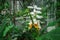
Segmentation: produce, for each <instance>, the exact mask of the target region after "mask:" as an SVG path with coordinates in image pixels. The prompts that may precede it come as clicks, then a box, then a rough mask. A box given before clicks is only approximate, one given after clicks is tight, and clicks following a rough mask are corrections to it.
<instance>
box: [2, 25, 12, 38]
mask: <svg viewBox="0 0 60 40" xmlns="http://www.w3.org/2000/svg"><path fill="white" fill-rule="evenodd" d="M11 28H13V25H10V26H8V27H6V28H5V30H4V32H3V37H4V36H6V34H7V32H8V31H9V30H10V29H11Z"/></svg>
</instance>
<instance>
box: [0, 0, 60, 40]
mask: <svg viewBox="0 0 60 40" xmlns="http://www.w3.org/2000/svg"><path fill="white" fill-rule="evenodd" d="M45 1H46V4H47V3H50V5H49V6H48V8H46V6H45V5H41V6H42V13H43V14H42V16H44V18H45V19H46V17H47V15H46V12H47V10H48V9H49V8H50V7H51V4H53V2H51V1H50V0H45ZM56 1H57V2H56V4H55V8H56V20H55V21H54V22H50V23H49V24H48V26H47V27H49V26H53V25H56V29H54V30H52V31H50V32H48V33H47V32H46V28H47V27H45V28H42V30H39V31H38V30H36V28H32V29H31V30H29V29H28V27H29V26H28V21H26V18H24V17H26V16H29V17H30V19H31V20H32V18H31V15H30V14H29V15H28V13H29V12H30V9H28V8H27V6H28V5H30V3H32V2H34V0H33V1H32V0H22V2H23V6H22V9H21V10H20V11H18V12H15V7H14V10H13V14H11V13H10V5H11V4H10V3H9V1H8V0H0V40H60V38H59V37H60V32H59V30H60V0H56ZM14 6H15V0H14ZM16 17H23V18H22V19H21V20H20V21H21V24H22V25H20V26H19V27H17V26H16V23H15V21H16V20H15V18H16ZM44 18H43V19H44ZM45 19H44V20H43V21H45ZM22 20H23V21H25V22H24V23H22ZM40 20H41V19H40ZM44 32H46V33H44Z"/></svg>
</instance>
